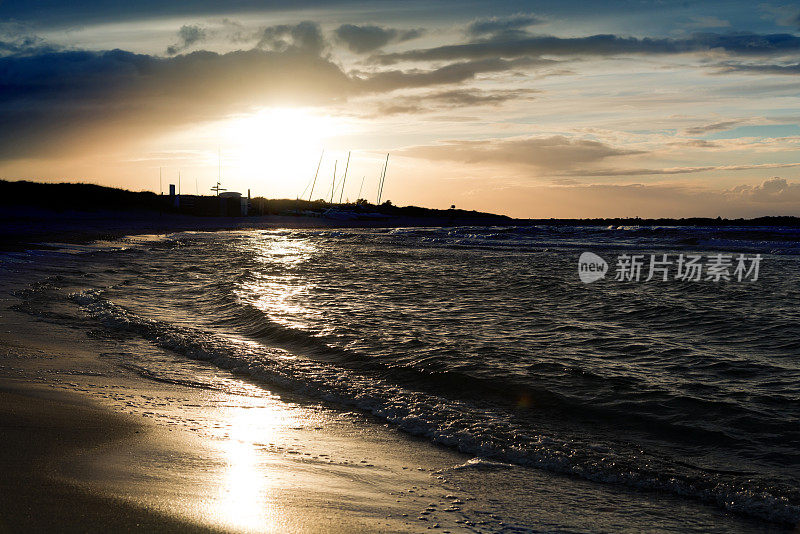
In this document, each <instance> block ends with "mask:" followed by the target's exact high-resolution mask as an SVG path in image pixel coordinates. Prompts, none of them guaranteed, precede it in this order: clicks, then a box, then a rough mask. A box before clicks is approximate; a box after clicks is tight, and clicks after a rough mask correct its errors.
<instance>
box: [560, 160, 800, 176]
mask: <svg viewBox="0 0 800 534" xmlns="http://www.w3.org/2000/svg"><path fill="white" fill-rule="evenodd" d="M793 167H800V163H754V164H752V165H706V166H703V167H668V168H664V169H624V168H613V169H576V170H571V171H566V172H564V173H562V176H647V175H671V174H696V173H700V172H709V171H752V170H759V169H789V168H793Z"/></svg>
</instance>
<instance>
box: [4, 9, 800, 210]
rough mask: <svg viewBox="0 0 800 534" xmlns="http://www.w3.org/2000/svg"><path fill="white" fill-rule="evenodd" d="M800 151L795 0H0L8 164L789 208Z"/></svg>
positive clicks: (127, 182) (226, 180) (496, 203)
mask: <svg viewBox="0 0 800 534" xmlns="http://www.w3.org/2000/svg"><path fill="white" fill-rule="evenodd" d="M798 148H800V6H798V5H797V4H796V3H794V4H792V3H788V2H764V3H760V2H758V1H756V2H735V1H725V2H721V1H713V0H711V1H703V2H699V1H685V2H671V1H646V0H641V1H634V0H630V1H618V2H603V3H600V2H575V1H572V0H563V1H560V2H536V1H528V2H521V1H502V0H500V1H495V2H454V1H442V0H439V1H437V0H427V1H424V2H417V1H408V2H398V1H381V0H377V1H372V2H368V3H367V2H360V3H354V2H338V1H324V2H323V1H296V2H277V1H261V2H256V1H252V0H232V1H229V2H212V1H210V0H183V1H181V2H163V1H155V0H138V1H137V2H123V1H120V0H93V1H92V0H77V1H72V2H63V1H60V0H59V1H56V0H43V1H36V0H33V1H31V0H4V1H3V0H0V178H4V179H11V180H16V179H28V180H36V181H44V182H62V181H70V182H90V183H97V184H101V185H108V186H114V187H124V188H127V189H132V190H149V191H155V192H159V191H167V190H168V184H170V183H174V184H176V185H177V184H179V186H180V189H181V192H183V193H191V194H194V193H196V192H199V193H201V194H211V192H210V188H211V187H212V186H213V185H214V184H215V183H216V182H217V180H218V179H221V182H222V187H224V188H226V189H228V190H237V191H240V192H246V191H247V190H248V189H249V190H250V191H251V193H252V195H253V196H266V197H270V198H296V197H299V196H300V197H303V198H309V196H310V195H311V196H312V198H314V199H317V198H325V199H327V200H330V199H331V198H333V199H334V200H337V201H338V200H339V198H342V200H350V201H353V200H355V199H356V198H366V199H367V200H369V201H370V202H375V201H376V200H377V189H378V181H379V177H380V174H381V168H382V165H383V163H384V161H385V158H386V155H387V154H389V164H388V169H387V172H386V181H385V186H384V190H383V197H382V201H385V200H391V201H392V203H393V204H396V205H410V204H413V205H421V206H428V207H435V208H448V207H449V206H450V205H456V206H457V207H458V208H463V209H475V210H480V211H490V212H495V213H504V214H507V215H511V216H516V217H530V218H549V217H564V218H566V217H636V216H639V217H691V216H707V217H716V216H722V217H729V218H730V217H755V216H762V215H797V216H800V177H799V176H800V151H798ZM318 167H319V177H318V179H317V181H316V184H315V185H314V190H313V193H312V192H311V191H310V189H311V188H310V186H311V183H312V181H313V179H314V176H315V173H316V170H317V168H318ZM334 169H335V171H334ZM345 172H346V176H345ZM334 177H335V183H336V188H335V191H333V190H332V184H333V183H334ZM342 184H343V187H342Z"/></svg>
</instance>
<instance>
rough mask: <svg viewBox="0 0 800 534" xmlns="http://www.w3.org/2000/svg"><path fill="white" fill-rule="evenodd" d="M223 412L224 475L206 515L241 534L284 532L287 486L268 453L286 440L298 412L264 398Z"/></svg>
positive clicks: (242, 402) (242, 400)
mask: <svg viewBox="0 0 800 534" xmlns="http://www.w3.org/2000/svg"><path fill="white" fill-rule="evenodd" d="M228 400H229V399H228ZM223 410H224V413H223V416H224V421H223V423H224V424H223V425H221V427H220V428H218V429H216V431H217V436H216V437H217V438H218V439H219V440H220V441H219V444H220V445H219V448H220V452H221V453H222V458H221V459H222V460H223V462H224V464H223V472H222V473H220V477H219V486H218V487H217V489H216V498H213V499H211V501H210V502H208V503H207V507H208V509H207V513H208V515H209V516H211V517H213V518H215V521H214V522H215V523H218V524H221V525H224V526H225V527H227V528H232V529H235V530H237V531H245V532H284V531H285V530H286V526H287V525H288V524H289V521H288V519H289V518H287V517H286V516H285V512H284V510H283V509H282V508H281V506H280V505H279V503H280V499H279V497H278V495H277V492H278V490H280V485H281V483H282V481H281V480H280V479H279V478H277V477H276V476H275V475H276V472H275V471H276V468H277V467H278V466H277V465H275V464H277V462H278V460H277V459H276V458H275V457H274V454H270V453H269V452H268V450H269V449H272V450H275V447H277V446H278V443H279V442H283V441H284V440H285V439H286V436H285V434H286V431H287V430H288V429H289V428H290V427H291V426H293V425H296V424H298V421H297V419H298V418H297V417H296V416H297V415H299V413H295V410H291V409H287V405H285V404H283V403H281V402H280V401H278V400H277V399H269V398H266V399H265V398H263V397H262V398H251V397H238V398H237V399H236V404H235V405H232V404H227V405H226V406H225V407H224V408H223Z"/></svg>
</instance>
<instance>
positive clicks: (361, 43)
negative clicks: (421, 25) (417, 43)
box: [333, 24, 424, 54]
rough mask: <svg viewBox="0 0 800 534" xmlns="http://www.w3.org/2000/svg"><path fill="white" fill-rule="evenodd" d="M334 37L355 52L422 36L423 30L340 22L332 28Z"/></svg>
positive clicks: (370, 50)
mask: <svg viewBox="0 0 800 534" xmlns="http://www.w3.org/2000/svg"><path fill="white" fill-rule="evenodd" d="M333 33H334V35H335V36H336V39H338V40H339V41H340V42H342V43H344V44H345V45H346V46H347V48H349V49H350V50H351V51H352V52H355V53H357V54H363V53H366V52H372V51H374V50H377V49H379V48H382V47H384V46H386V45H387V44H389V43H390V42H403V41H408V40H411V39H416V38H417V37H420V36H422V34H423V33H424V30H422V29H411V30H397V29H395V28H384V27H382V26H372V25H365V26H358V25H355V24H342V25H341V26H339V27H338V28H336V29H335V30H334V32H333Z"/></svg>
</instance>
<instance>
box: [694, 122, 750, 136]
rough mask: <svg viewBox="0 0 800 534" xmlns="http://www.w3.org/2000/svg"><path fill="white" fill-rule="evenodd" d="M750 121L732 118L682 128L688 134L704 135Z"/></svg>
mask: <svg viewBox="0 0 800 534" xmlns="http://www.w3.org/2000/svg"><path fill="white" fill-rule="evenodd" d="M748 122H750V121H749V120H748V119H733V120H729V121H720V122H714V123H711V124H704V125H702V126H692V127H691V128H686V130H684V131H685V132H686V134H688V135H704V134H707V133H709V132H721V131H724V130H730V129H731V128H734V127H736V126H739V125H741V124H747V123H748Z"/></svg>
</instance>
